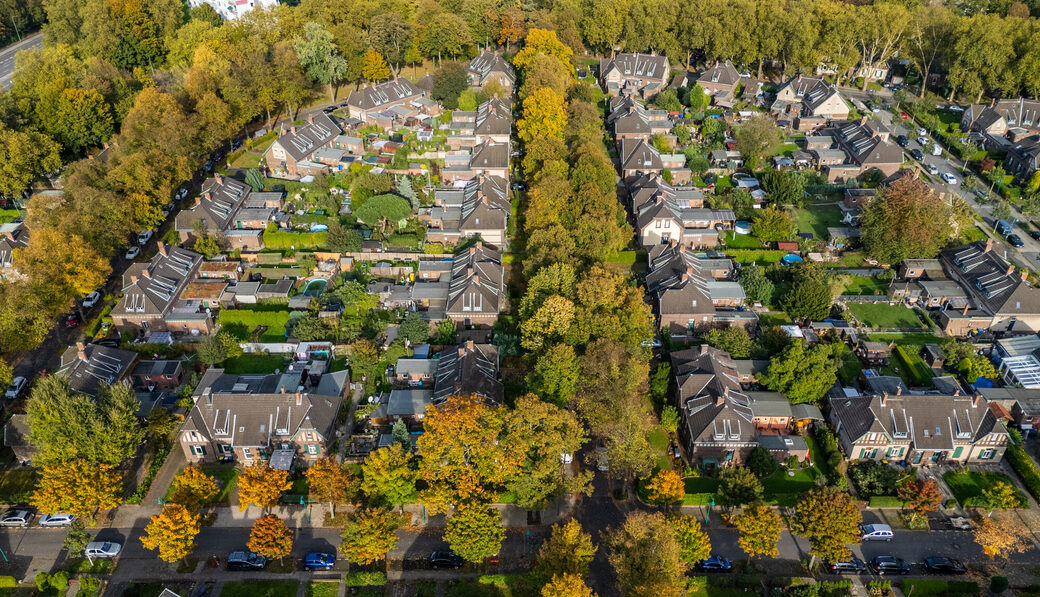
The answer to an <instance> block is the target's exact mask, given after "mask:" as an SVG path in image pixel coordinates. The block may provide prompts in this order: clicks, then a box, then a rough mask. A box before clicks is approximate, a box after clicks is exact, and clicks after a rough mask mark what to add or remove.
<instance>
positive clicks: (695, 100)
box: [686, 85, 711, 114]
mask: <svg viewBox="0 0 1040 597" xmlns="http://www.w3.org/2000/svg"><path fill="white" fill-rule="evenodd" d="M710 101H711V100H710V99H709V98H708V94H707V93H705V92H704V88H703V87H701V86H700V85H694V86H693V87H691V88H690V95H689V96H688V97H687V99H686V103H687V104H688V105H689V106H690V110H691V111H693V113H694V114H696V113H697V112H700V111H701V110H703V109H705V108H707V107H708V103H709V102H710Z"/></svg>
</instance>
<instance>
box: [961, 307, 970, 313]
mask: <svg viewBox="0 0 1040 597" xmlns="http://www.w3.org/2000/svg"><path fill="white" fill-rule="evenodd" d="M970 306H971V305H964V309H962V310H961V315H967V314H968V307H970Z"/></svg>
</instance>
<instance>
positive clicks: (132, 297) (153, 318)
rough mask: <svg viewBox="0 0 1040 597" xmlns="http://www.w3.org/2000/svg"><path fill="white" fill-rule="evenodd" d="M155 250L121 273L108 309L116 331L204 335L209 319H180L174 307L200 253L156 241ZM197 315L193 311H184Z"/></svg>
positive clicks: (192, 275) (209, 327) (209, 328)
mask: <svg viewBox="0 0 1040 597" xmlns="http://www.w3.org/2000/svg"><path fill="white" fill-rule="evenodd" d="M158 246H159V251H158V252H157V253H156V254H155V257H152V259H151V260H150V261H148V262H147V263H134V264H132V265H131V266H130V267H129V268H127V270H126V271H125V272H123V283H122V293H123V297H122V298H120V299H119V302H117V303H116V305H115V307H113V308H112V312H111V314H110V315H111V317H112V323H113V325H115V327H116V329H117V330H119V331H120V332H130V333H132V334H141V335H147V334H148V333H150V332H185V333H190V332H192V331H195V330H197V332H198V333H203V334H208V333H210V332H211V331H212V330H213V322H212V320H211V319H210V318H209V317H208V316H206V314H205V313H201V315H203V316H204V317H202V318H184V317H178V315H183V314H185V313H183V312H182V311H178V310H177V309H175V306H176V303H177V299H178V297H179V296H180V294H181V291H183V290H184V287H185V286H187V285H188V283H189V282H191V281H192V280H194V279H195V275H196V273H197V272H198V270H199V265H200V264H201V263H202V255H199V254H198V253H193V252H191V251H188V250H185V249H181V248H179V247H170V246H167V245H166V244H165V243H163V242H161V241H160V242H159V243H158ZM188 315H197V313H188Z"/></svg>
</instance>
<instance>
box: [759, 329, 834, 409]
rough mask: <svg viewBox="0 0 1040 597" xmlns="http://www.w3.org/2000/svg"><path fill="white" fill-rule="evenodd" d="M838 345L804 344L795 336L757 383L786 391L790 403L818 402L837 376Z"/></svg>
mask: <svg viewBox="0 0 1040 597" xmlns="http://www.w3.org/2000/svg"><path fill="white" fill-rule="evenodd" d="M841 346H842V345H840V344H816V345H813V346H808V347H807V346H806V345H805V342H804V341H803V340H799V339H795V340H794V341H793V342H791V343H790V344H789V345H788V346H787V348H785V349H784V351H783V352H782V353H781V354H779V355H777V356H775V357H773V359H772V360H771V361H770V363H769V368H768V369H766V371H765V373H764V374H762V376H761V377H759V379H758V383H760V384H762V385H763V386H765V387H767V388H769V389H770V390H773V391H774V392H780V393H782V394H785V395H786V396H787V398H788V399H789V400H790V401H791V403H792V404H799V403H802V402H809V403H814V404H815V403H818V402H819V401H820V400H822V399H823V396H824V395H825V394H826V393H827V390H829V389H830V388H831V386H833V385H834V380H835V379H837V375H838V368H839V367H840V366H841V365H840V359H839V358H838V354H839V352H838V351H840V350H841Z"/></svg>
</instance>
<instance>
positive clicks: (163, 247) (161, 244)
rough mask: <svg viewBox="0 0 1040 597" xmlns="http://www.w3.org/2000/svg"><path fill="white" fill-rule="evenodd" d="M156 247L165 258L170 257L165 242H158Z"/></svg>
mask: <svg viewBox="0 0 1040 597" xmlns="http://www.w3.org/2000/svg"><path fill="white" fill-rule="evenodd" d="M155 246H156V247H158V248H159V254H160V255H162V256H163V257H168V256H169V252H168V251H167V250H166V243H164V242H163V241H158V242H157V243H155Z"/></svg>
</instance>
